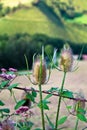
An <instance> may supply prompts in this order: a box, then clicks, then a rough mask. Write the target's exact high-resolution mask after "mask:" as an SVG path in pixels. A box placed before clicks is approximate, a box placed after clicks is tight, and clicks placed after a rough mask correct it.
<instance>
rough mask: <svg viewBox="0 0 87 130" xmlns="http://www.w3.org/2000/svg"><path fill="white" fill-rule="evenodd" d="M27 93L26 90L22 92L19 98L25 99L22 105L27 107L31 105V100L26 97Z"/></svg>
mask: <svg viewBox="0 0 87 130" xmlns="http://www.w3.org/2000/svg"><path fill="white" fill-rule="evenodd" d="M27 94H28V92H25V91H24V92H23V94H22V96H21V99H23V100H25V103H24V104H23V106H27V107H29V108H30V107H31V101H30V99H29V98H27Z"/></svg>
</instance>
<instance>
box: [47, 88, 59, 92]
mask: <svg viewBox="0 0 87 130" xmlns="http://www.w3.org/2000/svg"><path fill="white" fill-rule="evenodd" d="M48 92H51V93H53V92H59V88H57V87H56V88H54V87H52V88H51V89H49V90H48Z"/></svg>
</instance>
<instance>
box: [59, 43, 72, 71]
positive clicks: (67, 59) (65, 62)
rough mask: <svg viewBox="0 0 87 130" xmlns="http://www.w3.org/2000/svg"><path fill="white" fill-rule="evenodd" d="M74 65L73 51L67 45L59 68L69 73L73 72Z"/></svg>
mask: <svg viewBox="0 0 87 130" xmlns="http://www.w3.org/2000/svg"><path fill="white" fill-rule="evenodd" d="M72 64H73V54H72V50H71V48H70V47H69V45H68V44H65V45H64V48H63V49H62V51H61V55H60V62H59V67H60V69H61V70H62V71H64V72H68V71H71V69H72Z"/></svg>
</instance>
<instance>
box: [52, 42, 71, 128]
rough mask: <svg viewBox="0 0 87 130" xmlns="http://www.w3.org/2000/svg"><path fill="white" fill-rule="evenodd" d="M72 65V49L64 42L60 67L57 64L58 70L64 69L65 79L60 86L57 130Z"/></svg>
mask: <svg viewBox="0 0 87 130" xmlns="http://www.w3.org/2000/svg"><path fill="white" fill-rule="evenodd" d="M72 67H73V53H72V50H71V48H70V46H69V45H68V44H64V46H63V49H62V50H61V53H60V59H59V63H58V67H57V66H56V68H57V70H59V71H63V79H62V84H61V88H60V96H59V99H58V106H57V113H56V121H55V128H54V129H55V130H57V129H58V126H59V124H58V121H59V113H60V105H61V100H62V93H63V88H64V83H65V78H66V74H67V72H69V71H72Z"/></svg>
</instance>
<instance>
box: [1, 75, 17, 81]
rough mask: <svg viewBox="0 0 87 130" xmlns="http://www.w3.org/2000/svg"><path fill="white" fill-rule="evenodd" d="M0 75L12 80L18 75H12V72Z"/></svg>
mask: <svg viewBox="0 0 87 130" xmlns="http://www.w3.org/2000/svg"><path fill="white" fill-rule="evenodd" d="M0 77H1V78H3V79H5V80H12V79H14V78H15V77H16V75H15V74H13V75H12V74H6V73H2V74H0Z"/></svg>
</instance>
